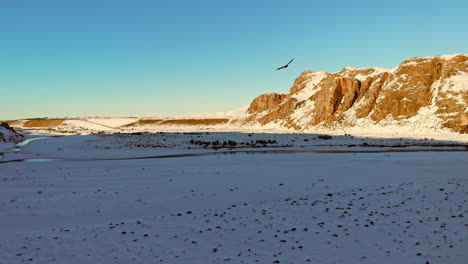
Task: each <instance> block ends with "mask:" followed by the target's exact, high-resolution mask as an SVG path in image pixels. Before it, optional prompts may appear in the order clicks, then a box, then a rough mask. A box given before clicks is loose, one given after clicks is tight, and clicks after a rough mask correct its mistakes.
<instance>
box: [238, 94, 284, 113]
mask: <svg viewBox="0 0 468 264" xmlns="http://www.w3.org/2000/svg"><path fill="white" fill-rule="evenodd" d="M285 98H286V95H285V94H277V93H269V94H262V95H260V96H258V97H257V98H255V99H254V100H253V101H252V103H251V104H250V107H249V108H248V109H247V113H249V114H253V113H261V112H263V111H266V110H272V109H275V108H276V107H277V106H278V105H279V104H280V103H281V102H282V101H283V100H284V99H285Z"/></svg>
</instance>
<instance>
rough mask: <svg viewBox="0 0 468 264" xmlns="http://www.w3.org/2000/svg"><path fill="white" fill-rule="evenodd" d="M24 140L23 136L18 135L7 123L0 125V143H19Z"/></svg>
mask: <svg viewBox="0 0 468 264" xmlns="http://www.w3.org/2000/svg"><path fill="white" fill-rule="evenodd" d="M23 139H24V137H23V135H21V134H18V133H17V132H16V131H15V130H14V129H13V128H11V127H10V126H9V125H8V124H7V123H0V142H14V143H17V142H20V141H22V140H23Z"/></svg>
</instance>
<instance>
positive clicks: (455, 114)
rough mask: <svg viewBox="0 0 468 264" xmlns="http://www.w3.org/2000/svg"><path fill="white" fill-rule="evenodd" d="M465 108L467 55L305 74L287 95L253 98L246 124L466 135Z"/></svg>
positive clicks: (467, 102) (414, 59)
mask: <svg viewBox="0 0 468 264" xmlns="http://www.w3.org/2000/svg"><path fill="white" fill-rule="evenodd" d="M467 107H468V54H454V55H445V56H435V57H416V58H411V59H408V60H405V61H403V62H402V63H401V64H400V65H399V66H398V67H396V68H394V69H383V68H354V67H345V68H343V69H342V70H340V71H338V72H336V73H333V74H330V73H325V72H313V71H304V72H303V73H302V74H301V75H300V76H299V77H298V78H297V79H296V80H295V81H294V84H293V86H292V87H291V89H290V92H289V93H288V94H281V95H280V94H275V93H272V94H265V95H261V96H259V97H257V98H255V99H254V101H253V102H252V103H251V105H250V107H249V109H248V113H249V114H251V116H249V117H248V119H249V120H255V121H258V122H259V123H260V124H262V125H266V124H268V123H270V122H275V123H280V124H281V125H283V126H285V127H293V128H296V129H307V128H310V127H311V126H315V125H323V126H337V125H342V126H354V125H356V124H358V123H361V124H362V120H365V122H368V123H371V124H373V125H379V124H380V123H381V122H382V121H383V120H385V123H388V122H391V123H392V124H393V125H395V124H402V125H404V126H408V125H409V126H411V125H414V126H417V125H422V126H424V127H432V128H434V129H442V128H449V129H451V130H453V131H457V132H462V133H466V130H467V128H466V124H465V123H466V122H467V121H466V119H467V117H466V114H465V113H466V110H465V109H466V108H467ZM361 119H362V120H361Z"/></svg>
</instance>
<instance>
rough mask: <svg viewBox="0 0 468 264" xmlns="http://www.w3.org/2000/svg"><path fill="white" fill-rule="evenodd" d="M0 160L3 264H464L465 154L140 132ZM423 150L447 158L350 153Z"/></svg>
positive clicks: (404, 142) (403, 145) (340, 141)
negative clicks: (251, 151)
mask: <svg viewBox="0 0 468 264" xmlns="http://www.w3.org/2000/svg"><path fill="white" fill-rule="evenodd" d="M29 133H31V132H29ZM44 136H50V135H38V134H37V133H35V132H33V133H32V134H29V135H28V138H34V137H44ZM208 142H209V144H207V143H208ZM224 142H226V143H224ZM2 148H3V150H0V152H2V153H4V154H3V159H2V160H0V219H1V221H2V224H1V225H0V263H2V264H3V263H24V262H28V263H31V262H32V263H161V262H162V263H466V259H468V252H467V251H466V249H467V248H468V222H467V220H466V215H467V213H468V203H467V200H468V190H467V189H466V186H467V183H468V174H467V173H466V171H467V164H468V163H467V162H468V152H467V151H466V149H467V147H466V143H463V142H458V141H442V140H431V139H426V140H416V139H409V138H386V139H383V138H369V137H356V136H348V135H346V136H344V135H341V136H332V137H331V138H330V137H327V136H324V135H318V134H280V133H275V134H264V133H236V132H230V133H216V132H209V133H206V132H195V133H193V132H192V133H141V132H137V133H133V134H102V135H97V134H91V135H69V136H61V137H46V138H43V139H38V140H35V141H31V142H30V143H29V144H27V145H26V146H23V147H21V150H20V151H14V150H12V149H11V148H12V146H11V144H10V145H1V146H0V149H2ZM429 149H437V150H439V151H440V150H447V151H446V152H382V153H375V152H372V153H371V152H369V153H362V152H355V153H353V151H382V150H393V151H394V150H397V151H398V150H429ZM246 150H247V151H249V150H255V151H266V152H265V153H264V154H260V153H259V152H257V154H247V153H242V152H239V151H246ZM280 150H282V151H285V150H289V151H297V152H300V151H304V150H312V151H323V152H322V153H309V154H305V153H279V152H270V153H268V151H280ZM448 150H457V152H455V151H448ZM337 151H349V153H337ZM234 152H239V153H238V154H235V153H234ZM196 153H205V154H206V156H187V157H184V156H183V155H181V156H177V157H176V156H173V157H169V158H168V157H167V156H166V158H157V157H161V156H165V155H175V154H196ZM228 153H231V154H228ZM148 156H155V158H151V159H129V160H125V159H121V160H93V159H102V158H106V159H113V158H135V157H148ZM21 159H32V160H30V161H19V160H21ZM48 159H63V160H58V161H50V160H49V161H48ZM12 160H16V161H14V162H8V161H12ZM34 161H36V162H34ZM40 161H42V162H40Z"/></svg>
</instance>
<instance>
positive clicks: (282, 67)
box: [276, 58, 294, 71]
mask: <svg viewBox="0 0 468 264" xmlns="http://www.w3.org/2000/svg"><path fill="white" fill-rule="evenodd" d="M293 60H294V58H292V60H290V61H289V62H288V64H286V65H284V66H281V67H279V68H278V69H276V70H277V71H278V70H281V69H284V68H287V67H288V66H289V63H291V62H292V61H293Z"/></svg>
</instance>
